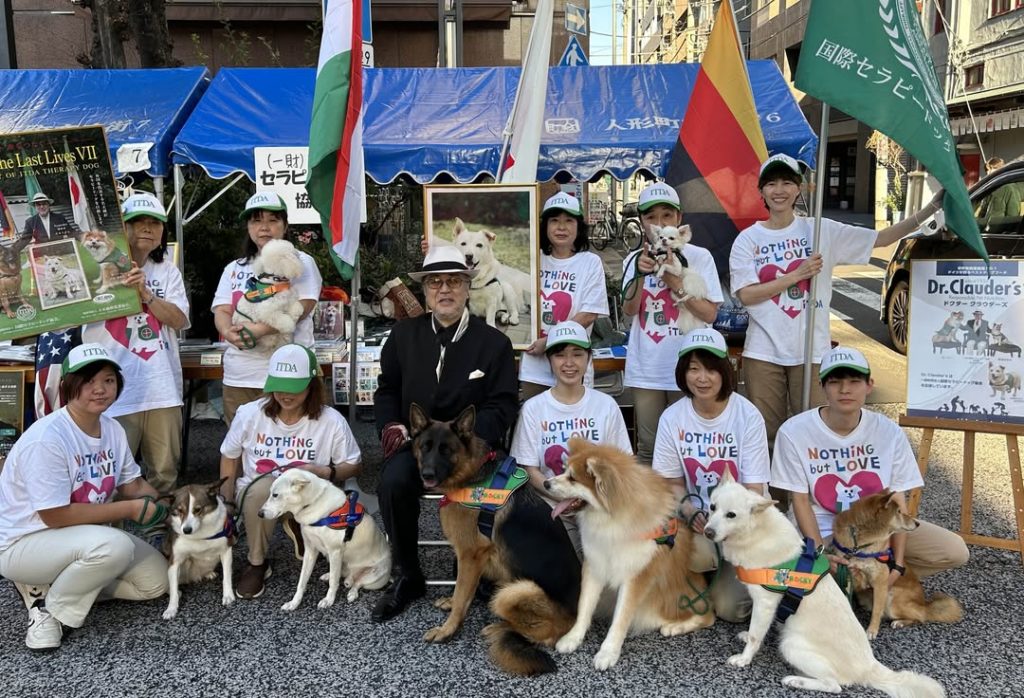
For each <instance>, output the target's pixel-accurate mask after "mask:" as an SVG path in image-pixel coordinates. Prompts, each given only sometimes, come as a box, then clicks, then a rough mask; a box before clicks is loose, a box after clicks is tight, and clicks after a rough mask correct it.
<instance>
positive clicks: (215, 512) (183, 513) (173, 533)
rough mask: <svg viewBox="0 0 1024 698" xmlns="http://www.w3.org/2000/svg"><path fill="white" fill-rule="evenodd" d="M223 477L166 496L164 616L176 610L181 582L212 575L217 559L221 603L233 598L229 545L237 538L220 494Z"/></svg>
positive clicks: (232, 544) (195, 580) (200, 579)
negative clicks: (168, 509) (168, 501)
mask: <svg viewBox="0 0 1024 698" xmlns="http://www.w3.org/2000/svg"><path fill="white" fill-rule="evenodd" d="M223 483H224V480H223V479H222V480H219V481H217V482H214V483H211V484H209V485H186V486H185V487H179V488H178V489H177V490H175V491H174V493H173V494H171V495H168V497H172V498H173V502H172V504H171V512H170V515H169V516H168V518H167V520H168V522H169V524H170V530H169V531H168V532H167V536H166V537H165V538H164V545H163V551H164V555H166V556H167V558H168V563H169V566H168V568H167V587H168V594H169V595H170V601H168V603H167V610H166V611H164V614H163V617H164V620H170V619H171V618H174V616H176V615H177V614H178V602H179V600H180V598H181V596H180V593H179V591H178V587H179V586H180V585H181V584H190V583H192V582H198V581H202V580H204V579H213V578H214V577H216V576H217V563H218V562H219V563H220V566H221V571H222V572H223V576H224V579H223V583H222V593H221V603H222V604H224V605H225V606H230V605H231V604H233V603H234V602H235V589H234V587H233V586H232V584H231V548H232V546H234V544H235V541H236V540H237V535H236V532H235V525H234V521H233V520H232V518H231V514H230V512H229V511H228V508H227V505H226V504H224V500H223V499H222V498H221V496H220V494H219V492H220V486H221V485H222V484H223Z"/></svg>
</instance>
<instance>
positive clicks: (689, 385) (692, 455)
mask: <svg viewBox="0 0 1024 698" xmlns="http://www.w3.org/2000/svg"><path fill="white" fill-rule="evenodd" d="M676 383H677V384H678V386H679V389H680V390H681V391H682V392H683V396H684V397H683V398H682V399H681V400H679V401H678V402H676V403H674V404H673V405H671V406H670V407H669V408H668V409H667V410H665V412H664V414H662V416H661V420H660V421H659V422H658V435H657V438H656V440H655V444H654V462H653V464H652V465H653V467H654V469H655V470H656V471H658V472H659V473H661V474H662V475H663V476H664V477H666V478H669V479H670V480H671V481H672V483H673V485H675V486H676V487H677V490H678V491H679V492H680V494H682V495H683V506H682V511H683V514H684V516H686V518H687V520H689V521H691V522H692V523H691V527H692V528H693V530H694V531H696V532H697V533H703V532H704V524H705V523H706V522H707V513H708V507H709V505H710V503H711V493H712V492H713V491H714V489H715V487H716V486H717V485H718V483H719V482H720V480H721V478H722V476H723V475H724V474H725V471H726V470H729V472H730V473H732V476H733V478H735V480H736V481H737V482H739V483H741V484H743V485H744V486H745V487H747V488H749V489H751V490H753V491H754V492H757V493H758V494H763V493H764V487H765V485H766V484H767V483H768V478H769V472H770V461H769V459H768V441H767V439H766V438H765V431H764V420H763V419H762V418H761V415H760V414H759V413H758V411H757V409H756V408H755V407H754V406H753V405H752V404H751V403H750V401H749V400H747V399H746V398H744V397H743V396H742V395H739V394H738V393H736V392H734V388H733V369H732V364H731V363H730V362H729V356H728V350H727V349H726V346H725V338H724V337H723V336H722V335H721V333H719V332H718V331H717V330H713V329H710V328H708V329H698V330H693V331H692V332H690V333H688V334H687V335H686V336H685V337H684V339H683V348H682V349H680V351H679V361H678V362H677V364H676ZM694 541H695V543H694V545H695V546H697V547H696V550H695V552H697V553H698V555H697V556H695V557H699V558H703V559H702V560H701V561H700V562H699V563H698V566H700V567H702V568H703V569H700V570H698V571H708V570H709V569H714V564H713V563H712V562H711V561H713V560H714V559H715V557H716V556H715V554H714V546H713V545H711V544H710V541H708V540H707V539H706V538H704V537H703V536H695V537H694ZM711 599H712V601H713V602H714V605H715V614H716V615H718V617H719V618H724V619H725V620H728V621H731V622H733V623H740V622H743V621H744V620H746V619H747V618H748V617H749V616H750V610H751V601H750V595H749V594H748V593H747V590H746V588H745V587H744V585H743V584H742V583H741V582H740V581H739V580H738V579H736V571H735V569H734V568H733V567H732V566H731V565H729V563H727V562H724V561H723V562H722V566H721V568H720V569H719V571H718V578H717V580H716V581H715V583H714V584H713V585H712V587H711Z"/></svg>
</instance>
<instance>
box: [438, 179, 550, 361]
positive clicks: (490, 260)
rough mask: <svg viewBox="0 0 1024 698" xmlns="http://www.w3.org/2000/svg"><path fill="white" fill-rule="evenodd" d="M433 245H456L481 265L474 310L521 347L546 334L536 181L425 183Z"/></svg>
mask: <svg viewBox="0 0 1024 698" xmlns="http://www.w3.org/2000/svg"><path fill="white" fill-rule="evenodd" d="M423 197H424V201H423V211H424V214H423V215H424V219H425V220H424V224H423V230H424V231H426V232H425V234H426V238H427V242H428V243H429V244H430V245H454V246H455V247H457V248H458V249H459V251H460V252H461V253H462V254H463V255H465V257H466V264H467V265H468V266H469V267H470V268H471V269H474V270H475V271H476V274H475V275H474V277H473V279H472V281H471V282H470V285H469V312H471V313H473V314H474V315H478V316H479V317H481V318H483V319H484V321H485V322H487V324H488V325H491V326H492V327H496V328H497V329H499V330H501V331H502V332H503V333H504V334H505V335H506V336H508V338H509V339H510V340H511V341H512V346H513V347H514V348H515V349H525V348H527V347H528V346H530V344H531V343H532V342H533V341H534V340H536V339H537V337H538V336H539V335H540V313H541V308H540V302H539V298H540V288H539V281H538V279H539V276H540V237H539V232H538V230H539V228H538V225H539V224H538V217H539V211H540V210H539V208H538V191H537V187H536V185H505V184H464V185H439V186H425V187H423Z"/></svg>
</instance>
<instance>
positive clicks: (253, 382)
mask: <svg viewBox="0 0 1024 698" xmlns="http://www.w3.org/2000/svg"><path fill="white" fill-rule="evenodd" d="M239 218H241V220H243V221H245V222H246V228H247V229H248V236H247V237H246V238H245V242H244V244H243V247H242V256H241V257H240V258H239V259H236V260H234V261H233V262H231V263H230V264H228V265H227V266H226V267H225V268H224V273H223V274H221V277H220V283H219V284H218V285H217V292H216V294H214V296H213V313H214V317H213V321H214V324H215V325H216V326H217V331H218V332H220V334H221V336H222V337H223V338H224V341H226V342H227V343H228V344H229V345H230V346H228V348H227V351H225V352H224V364H223V365H224V419H225V421H227V423H228V426H229V427H230V426H231V422H232V420H233V419H234V418H235V412H237V410H238V407H239V406H240V405H244V404H246V403H248V402H252V401H253V400H256V399H258V398H259V397H260V396H261V395H262V394H263V383H264V382H265V381H266V378H267V365H268V359H269V358H270V357H269V356H267V355H266V354H261V353H259V352H257V351H253V350H252V349H251V347H252V346H253V343H254V342H255V341H256V340H258V339H259V338H260V337H265V336H267V335H268V334H273V333H274V332H277V330H275V329H274V328H273V327H271V326H270V325H266V324H263V323H261V322H243V323H240V324H237V325H236V324H234V323H233V322H232V320H231V318H232V315H233V314H234V312H235V306H236V305H237V304H238V299H239V298H241V296H242V294H243V293H244V292H245V290H246V285H247V284H248V282H249V279H251V278H252V261H253V259H255V257H256V255H257V254H259V251H260V250H261V249H263V246H264V245H266V244H267V243H268V242H270V241H271V240H280V239H282V238H284V234H285V231H287V230H288V207H287V206H286V205H285V203H284V199H282V198H281V197H280V196H278V195H277V194H273V193H269V192H260V193H257V194H254V195H253V196H252V197H250V198H249V200H248V201H247V202H246V203H245V210H244V211H242V213H241V215H240V216H239ZM299 258H300V259H301V260H302V266H303V272H302V275H301V276H300V277H299V278H297V279H292V280H291V283H292V286H294V287H295V288H296V289H297V290H298V292H299V299H300V302H301V303H302V308H303V314H302V317H301V319H300V320H299V322H298V324H297V325H296V327H295V337H294V341H295V342H296V343H297V344H301V345H302V346H305V347H309V348H312V347H313V320H312V318H311V317H310V314H311V313H312V312H313V308H314V307H316V302H317V299H318V298H319V297H320V286H321V283H322V279H321V277H320V270H318V269H317V268H316V262H315V261H314V260H313V258H312V257H310V256H309V255H308V254H306V253H305V252H301V251H300V252H299Z"/></svg>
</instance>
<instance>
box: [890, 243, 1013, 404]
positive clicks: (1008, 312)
mask: <svg viewBox="0 0 1024 698" xmlns="http://www.w3.org/2000/svg"><path fill="white" fill-rule="evenodd" d="M910 278H911V284H910V328H909V330H910V335H909V339H908V342H907V414H908V415H911V416H916V417H940V418H943V419H963V420H971V421H985V422H1003V423H1007V424H1024V389H1022V386H1021V380H1022V378H1024V359H1022V357H1021V346H1022V344H1024V267H1022V264H1021V262H1020V261H1018V260H1006V261H1004V260H993V261H992V262H991V264H990V265H989V266H988V267H986V265H985V262H983V261H981V260H977V259H972V260H956V259H953V260H946V259H944V260H921V261H917V262H914V263H913V266H912V269H911V276H910Z"/></svg>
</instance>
